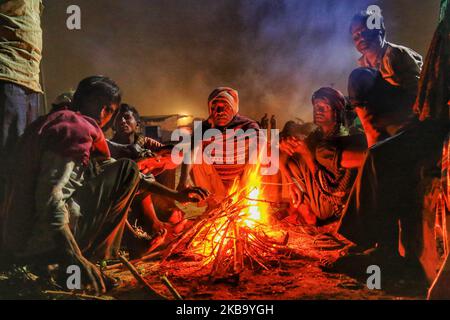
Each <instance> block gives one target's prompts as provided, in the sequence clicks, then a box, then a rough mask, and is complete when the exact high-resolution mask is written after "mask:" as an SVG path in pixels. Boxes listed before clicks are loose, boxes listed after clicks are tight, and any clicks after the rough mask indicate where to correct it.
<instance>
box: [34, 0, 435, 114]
mask: <svg viewBox="0 0 450 320" xmlns="http://www.w3.org/2000/svg"><path fill="white" fill-rule="evenodd" d="M72 4H76V5H79V6H80V8H81V16H82V18H81V23H82V24H81V30H78V31H77V30H75V31H70V30H68V29H67V28H66V19H67V18H68V14H67V13H66V9H67V7H68V6H69V5H72ZM369 4H377V5H379V6H380V7H381V8H382V10H383V15H384V17H385V23H386V28H387V37H388V41H391V42H394V43H397V44H403V45H406V46H409V47H411V48H413V49H414V50H416V51H417V52H419V53H420V54H422V55H425V54H426V51H427V48H428V45H429V43H430V41H431V37H432V34H433V32H434V29H435V27H436V25H437V19H438V11H439V1H438V0H427V1H423V0H395V1H392V0H386V1H376V0H372V1H369V0H353V1H351V0H339V1H338V0H335V1H332V0H96V1H92V0H78V1H77V0H57V1H56V0H44V5H45V9H44V13H43V17H42V25H43V30H44V58H43V66H42V69H43V75H44V82H45V89H46V93H47V99H48V101H49V102H51V101H52V100H53V99H54V98H55V97H56V95H57V94H59V93H61V92H63V91H67V90H68V89H70V88H75V87H76V85H77V83H78V81H79V80H81V79H82V78H83V77H86V76H88V75H92V74H104V75H108V76H110V77H112V78H113V79H114V80H116V81H117V82H118V84H119V85H120V86H121V87H122V89H123V91H124V101H126V102H129V103H131V104H134V105H136V106H137V107H138V109H139V110H140V111H141V113H142V114H143V115H160V114H170V113H186V114H193V115H195V116H205V115H206V114H207V107H206V99H207V96H208V94H209V93H210V91H211V90H212V89H213V88H214V87H216V86H219V85H229V86H232V87H234V88H236V89H238V90H239V93H240V97H241V113H243V114H246V115H249V116H252V117H255V118H257V119H259V118H260V117H261V116H262V115H263V114H264V112H268V113H275V114H277V116H278V119H279V120H280V122H284V121H286V120H288V119H289V118H293V117H303V118H305V119H306V120H310V118H311V104H310V97H311V95H312V93H313V91H315V90H317V89H318V88H319V87H321V86H326V85H332V86H334V87H335V88H337V89H339V90H341V91H343V93H344V94H346V92H347V89H346V82H347V77H348V75H349V73H350V72H351V70H352V69H353V68H354V67H355V66H356V59H357V58H358V56H359V54H358V53H357V52H356V50H355V49H354V48H353V45H352V42H351V38H350V35H349V33H348V27H349V21H350V19H351V17H352V16H353V15H354V14H355V13H356V12H358V11H361V10H364V9H366V8H367V6H368V5H369Z"/></svg>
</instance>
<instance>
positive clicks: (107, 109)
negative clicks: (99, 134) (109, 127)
mask: <svg viewBox="0 0 450 320" xmlns="http://www.w3.org/2000/svg"><path fill="white" fill-rule="evenodd" d="M117 109H119V105H118V104H117V103H113V104H111V105H110V106H104V107H103V108H102V110H101V111H100V115H99V116H98V120H97V122H98V125H99V126H100V128H103V127H104V126H106V124H107V123H108V122H109V121H111V118H112V117H113V115H114V114H115V113H116V111H117Z"/></svg>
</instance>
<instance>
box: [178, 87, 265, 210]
mask: <svg viewBox="0 0 450 320" xmlns="http://www.w3.org/2000/svg"><path fill="white" fill-rule="evenodd" d="M208 107H209V118H208V119H207V120H205V121H203V122H202V124H201V132H202V137H203V133H204V132H205V131H206V130H208V129H212V128H214V129H218V130H219V131H220V132H221V133H222V134H223V137H224V139H223V145H220V146H219V147H218V148H219V149H221V148H222V147H224V146H225V145H226V144H227V139H229V138H230V137H227V136H226V131H227V130H228V129H229V130H232V131H233V132H236V131H237V130H239V129H241V130H244V131H245V130H248V129H254V130H255V132H256V131H257V130H259V125H258V123H257V122H256V121H254V120H251V119H249V118H247V117H245V116H242V115H240V114H239V97H238V92H237V91H236V90H234V89H231V88H226V87H219V88H217V89H215V90H214V91H213V92H212V93H211V94H210V95H209V98H208ZM231 139H233V142H232V143H235V141H236V136H233V137H231ZM211 143H214V142H213V141H211V140H208V141H203V144H202V146H201V147H202V150H203V149H204V148H205V147H206V146H208V145H209V144H211ZM191 145H192V146H194V143H192V144H191ZM216 151H217V149H216ZM234 151H235V152H234V155H233V156H234V159H233V161H231V162H232V163H229V162H230V161H228V163H226V162H227V161H225V157H226V155H225V151H224V152H223V153H221V154H215V158H216V159H220V160H222V162H223V164H220V163H217V162H215V163H213V164H208V163H206V162H205V161H203V163H202V164H193V165H190V164H184V163H183V166H182V172H181V177H180V182H179V185H178V189H179V190H180V189H184V188H186V186H187V178H188V175H189V174H191V177H192V180H193V182H194V184H195V185H196V186H201V187H203V188H205V189H207V190H208V191H210V192H211V194H212V196H213V197H210V198H209V200H210V202H209V203H208V205H212V206H214V204H215V203H219V202H220V201H221V200H222V199H223V198H225V197H226V196H227V193H228V190H229V188H230V187H231V186H232V184H233V182H234V180H235V179H236V178H239V177H241V176H242V174H243V173H244V171H245V169H246V167H247V164H246V162H244V163H242V161H238V157H246V158H247V157H248V145H246V149H245V150H234ZM195 153H196V152H195ZM203 160H204V159H203ZM218 162H219V161H218ZM213 202H214V203H213Z"/></svg>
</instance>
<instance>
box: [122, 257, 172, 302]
mask: <svg viewBox="0 0 450 320" xmlns="http://www.w3.org/2000/svg"><path fill="white" fill-rule="evenodd" d="M119 259H120V261H122V262H123V264H124V265H125V266H126V267H127V268H128V270H130V272H131V274H132V275H133V276H134V277H135V278H136V280H137V281H138V282H139V283H141V284H142V285H144V288H145V290H146V291H147V292H148V293H149V294H150V296H151V297H152V298H154V299H156V300H168V299H167V297H165V296H163V295H161V294H159V293H158V292H157V291H156V290H155V289H153V288H152V286H151V285H150V284H149V283H148V282H147V280H145V279H144V278H143V277H142V276H141V275H140V274H139V271H137V270H136V268H135V267H134V266H133V265H132V264H131V263H130V262H129V261H128V260H127V259H126V258H125V257H124V256H123V255H119Z"/></svg>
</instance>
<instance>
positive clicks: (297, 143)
mask: <svg viewBox="0 0 450 320" xmlns="http://www.w3.org/2000/svg"><path fill="white" fill-rule="evenodd" d="M280 150H281V151H282V152H284V153H287V154H288V155H289V156H292V155H294V154H300V155H302V156H306V155H309V154H310V153H311V151H310V150H309V148H308V145H307V144H306V142H305V141H303V140H300V139H298V138H295V137H287V138H284V139H282V140H281V141H280Z"/></svg>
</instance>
